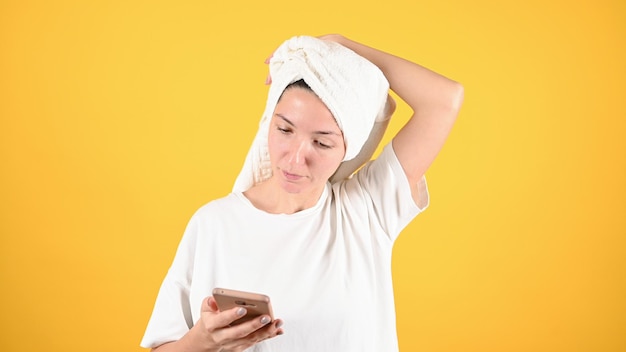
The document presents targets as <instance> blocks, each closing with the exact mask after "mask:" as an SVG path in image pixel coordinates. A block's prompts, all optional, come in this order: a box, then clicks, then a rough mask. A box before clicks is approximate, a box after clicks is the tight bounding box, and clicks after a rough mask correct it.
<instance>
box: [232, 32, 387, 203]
mask: <svg viewBox="0 0 626 352" xmlns="http://www.w3.org/2000/svg"><path fill="white" fill-rule="evenodd" d="M269 66H270V67H269V68H270V75H271V77H272V84H271V86H270V88H269V93H268V97H267V102H266V106H265V111H264V113H263V116H262V117H261V121H260V123H259V130H258V132H257V134H256V136H255V138H254V141H253V143H252V147H251V148H250V150H249V152H248V155H247V157H246V160H245V162H244V166H243V169H242V170H241V172H240V174H239V176H238V177H237V180H236V181H235V185H234V187H233V191H234V192H243V191H246V190H248V189H250V188H251V187H252V186H254V185H255V184H258V183H261V182H263V181H265V180H267V179H268V178H270V177H271V176H272V169H271V165H270V160H269V151H268V146H267V139H268V133H269V124H270V121H271V119H272V115H273V114H274V109H275V107H276V104H277V102H278V99H279V97H280V96H281V94H282V93H283V91H284V90H285V87H287V86H288V85H289V84H291V83H293V82H295V81H298V80H300V79H303V80H304V81H305V82H306V83H307V84H308V85H309V87H311V89H312V90H313V91H314V92H315V94H317V96H318V97H319V98H320V99H321V100H322V101H323V102H324V104H325V105H326V106H327V107H328V109H329V110H330V112H331V113H332V114H333V116H334V118H335V120H336V121H337V124H338V125H339V128H340V129H341V130H342V132H343V136H344V141H345V144H346V155H345V157H344V162H343V163H342V165H341V166H340V168H339V169H338V170H337V173H336V176H334V177H333V178H332V182H336V181H338V180H341V179H344V178H346V177H349V176H350V175H351V174H352V173H353V172H354V171H355V170H356V169H358V168H359V167H360V166H361V165H362V164H363V162H366V161H367V160H369V158H370V157H371V155H372V153H373V152H374V150H375V149H376V146H377V145H378V142H379V141H380V139H381V137H382V134H383V133H384V130H385V129H386V126H387V122H388V121H386V120H387V118H388V117H389V116H388V115H387V114H386V111H385V102H386V101H387V95H388V92H389V82H388V81H387V79H386V78H385V76H384V75H383V73H382V72H381V71H380V69H379V68H378V67H376V65H374V64H372V63H371V62H369V61H368V60H366V59H365V58H363V57H361V56H359V55H357V54H356V53H355V52H353V51H352V50H350V49H348V48H346V47H344V46H342V45H340V44H338V43H335V42H330V41H325V40H321V39H318V38H315V37H309V36H296V37H293V38H291V39H289V40H287V41H285V42H284V43H283V44H282V45H281V46H280V47H278V49H277V50H276V51H275V52H274V54H273V56H272V58H271V59H270V64H269ZM366 142H367V144H368V147H367V148H363V146H364V145H365V144H366ZM362 149H363V153H361V155H359V153H360V152H361V150H362ZM363 154H365V155H363ZM352 159H354V162H347V161H349V160H352Z"/></svg>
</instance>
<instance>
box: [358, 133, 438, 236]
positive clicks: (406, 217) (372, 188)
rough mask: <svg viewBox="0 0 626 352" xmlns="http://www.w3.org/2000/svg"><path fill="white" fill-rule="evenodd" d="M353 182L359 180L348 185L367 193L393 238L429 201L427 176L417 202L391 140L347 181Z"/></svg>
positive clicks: (422, 179)
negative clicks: (375, 156)
mask: <svg viewBox="0 0 626 352" xmlns="http://www.w3.org/2000/svg"><path fill="white" fill-rule="evenodd" d="M350 182H355V183H356V184H353V185H351V186H350V185H347V187H360V188H361V192H362V193H363V194H365V195H366V196H367V201H369V202H371V206H372V208H373V212H374V214H375V216H376V218H377V220H378V223H380V226H382V228H383V230H384V231H385V232H386V233H387V234H388V236H389V237H390V238H391V239H392V240H395V238H396V237H397V235H398V234H399V233H400V231H402V229H403V228H404V227H406V226H407V225H408V224H409V223H410V222H411V220H413V218H415V216H417V215H418V214H419V213H421V212H422V211H424V210H425V209H426V208H427V207H428V204H429V194H428V187H427V184H426V178H425V177H422V178H421V179H420V181H419V184H418V185H417V186H418V187H417V189H418V192H419V194H418V197H417V198H418V204H416V203H415V200H414V199H413V196H412V194H411V187H410V185H409V181H408V179H407V177H406V174H405V173H404V170H403V169H402V165H401V164H400V161H399V160H398V158H397V156H396V154H395V152H394V150H393V146H392V144H391V143H389V144H387V145H386V146H385V147H384V149H383V151H382V152H381V154H380V155H379V156H378V158H376V159H375V160H372V161H370V162H369V163H368V164H366V165H365V166H364V167H363V168H362V169H361V170H359V171H358V172H357V173H356V174H355V175H354V176H353V179H352V180H349V181H347V183H350Z"/></svg>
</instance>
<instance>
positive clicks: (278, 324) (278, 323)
mask: <svg viewBox="0 0 626 352" xmlns="http://www.w3.org/2000/svg"><path fill="white" fill-rule="evenodd" d="M281 326H283V321H282V320H279V321H277V322H276V329H278V328H280V327H281Z"/></svg>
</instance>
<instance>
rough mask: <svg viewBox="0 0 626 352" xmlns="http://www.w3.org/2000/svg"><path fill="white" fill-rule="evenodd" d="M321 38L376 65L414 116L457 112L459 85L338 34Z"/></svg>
mask: <svg viewBox="0 0 626 352" xmlns="http://www.w3.org/2000/svg"><path fill="white" fill-rule="evenodd" d="M322 39H327V40H332V41H335V42H337V43H339V44H341V45H343V46H345V47H347V48H349V49H351V50H353V51H354V52H356V53H357V54H359V55H361V56H363V57H365V58H366V59H368V60H369V61H371V62H372V63H373V64H375V65H376V66H378V68H380V70H381V71H382V72H383V73H384V75H385V77H386V78H387V80H388V81H389V85H390V88H391V90H393V91H394V92H395V93H396V94H397V95H398V96H399V97H400V98H401V99H402V100H404V101H405V102H406V103H407V104H408V105H409V106H410V107H411V108H412V109H413V111H414V112H415V113H419V112H420V111H430V110H432V109H441V108H443V109H452V110H454V109H458V105H460V102H461V99H460V98H461V96H459V95H460V90H462V88H461V87H460V85H459V84H458V83H457V82H455V81H453V80H450V79H448V78H446V77H444V76H442V75H440V74H438V73H436V72H433V71H431V70H429V69H427V68H425V67H423V66H421V65H419V64H416V63H413V62H411V61H408V60H405V59H403V58H401V57H398V56H395V55H392V54H389V53H386V52H384V51H381V50H378V49H375V48H372V47H369V46H366V45H364V44H361V43H358V42H355V41H353V40H350V39H348V38H346V37H344V36H342V35H338V34H332V35H327V36H324V37H322Z"/></svg>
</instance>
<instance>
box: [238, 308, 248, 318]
mask: <svg viewBox="0 0 626 352" xmlns="http://www.w3.org/2000/svg"><path fill="white" fill-rule="evenodd" d="M246 312H247V311H246V308H239V309H237V315H238V316H242V315H245V314H246Z"/></svg>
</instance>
